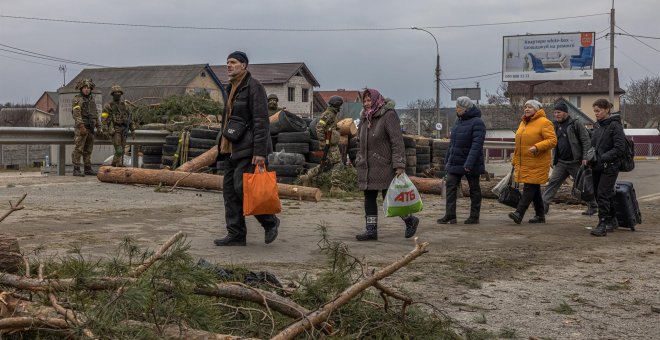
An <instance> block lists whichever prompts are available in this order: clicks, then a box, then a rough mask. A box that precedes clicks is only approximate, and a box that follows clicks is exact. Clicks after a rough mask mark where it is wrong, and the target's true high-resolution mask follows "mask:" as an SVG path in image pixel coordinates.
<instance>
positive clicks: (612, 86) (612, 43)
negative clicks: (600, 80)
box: [610, 0, 614, 104]
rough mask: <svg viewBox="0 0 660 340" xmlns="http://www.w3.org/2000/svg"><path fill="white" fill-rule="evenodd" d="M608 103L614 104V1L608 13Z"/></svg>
mask: <svg viewBox="0 0 660 340" xmlns="http://www.w3.org/2000/svg"><path fill="white" fill-rule="evenodd" d="M610 103H612V104H614V0H612V10H611V11H610Z"/></svg>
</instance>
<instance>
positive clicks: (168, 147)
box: [145, 133, 180, 168]
mask: <svg viewBox="0 0 660 340" xmlns="http://www.w3.org/2000/svg"><path fill="white" fill-rule="evenodd" d="M179 139H180V136H179V134H178V133H173V134H171V135H169V136H167V137H165V144H163V146H162V149H163V156H162V157H161V160H160V162H159V163H160V165H161V168H164V167H165V166H169V167H171V166H172V164H173V163H174V154H175V153H176V149H177V147H178V146H179ZM146 165H147V164H146V162H145V167H146Z"/></svg>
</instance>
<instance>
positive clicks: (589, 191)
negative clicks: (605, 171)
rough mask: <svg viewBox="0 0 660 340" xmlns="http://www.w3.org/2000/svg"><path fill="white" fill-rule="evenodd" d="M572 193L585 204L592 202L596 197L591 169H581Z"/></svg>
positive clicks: (584, 167)
mask: <svg viewBox="0 0 660 340" xmlns="http://www.w3.org/2000/svg"><path fill="white" fill-rule="evenodd" d="M571 193H572V194H573V196H575V198H577V199H579V200H581V201H585V202H590V201H592V200H593V199H594V198H595V197H596V195H595V193H594V182H593V174H592V171H591V168H590V167H586V166H581V167H580V170H578V172H577V174H576V175H575V180H574V181H573V190H572V191H571Z"/></svg>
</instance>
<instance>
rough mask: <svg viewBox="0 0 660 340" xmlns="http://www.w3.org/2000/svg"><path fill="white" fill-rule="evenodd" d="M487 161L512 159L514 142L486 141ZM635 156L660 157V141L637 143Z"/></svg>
mask: <svg viewBox="0 0 660 340" xmlns="http://www.w3.org/2000/svg"><path fill="white" fill-rule="evenodd" d="M484 150H485V156H486V163H488V161H490V160H494V159H497V160H507V159H511V154H513V150H514V144H513V142H490V141H486V142H485V143H484ZM635 157H660V143H635Z"/></svg>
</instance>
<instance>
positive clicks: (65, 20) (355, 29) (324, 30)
mask: <svg viewBox="0 0 660 340" xmlns="http://www.w3.org/2000/svg"><path fill="white" fill-rule="evenodd" d="M600 15H609V13H596V14H586V15H576V16H570V17H559V18H546V19H535V20H521V21H506V22H493V23H483V24H467V25H446V26H420V28H426V29H444V28H462V27H481V26H499V25H513V24H524V23H531V22H542V21H556V20H569V19H578V18H586V17H593V16H600ZM0 18H8V19H17V20H33V21H47V22H59V23H69V24H87V25H105V26H124V27H141V28H167V29H187V30H215V31H276V32H347V31H399V30H410V27H380V28H360V27H349V28H318V29H310V28H273V27H271V28H237V27H213V26H175V25H148V24H131V23H118V22H109V21H84V20H71V19H55V18H40V17H26V16H17V15H0Z"/></svg>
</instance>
